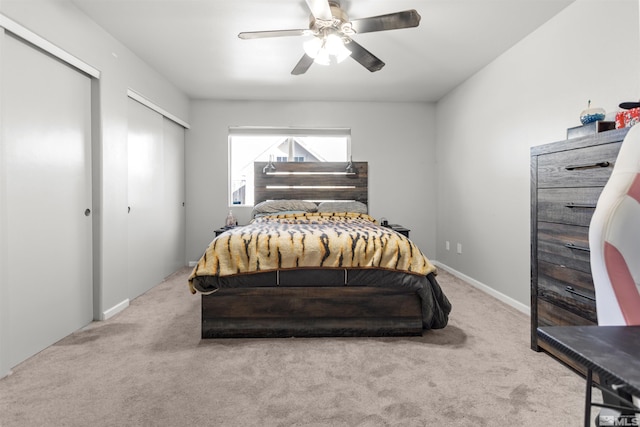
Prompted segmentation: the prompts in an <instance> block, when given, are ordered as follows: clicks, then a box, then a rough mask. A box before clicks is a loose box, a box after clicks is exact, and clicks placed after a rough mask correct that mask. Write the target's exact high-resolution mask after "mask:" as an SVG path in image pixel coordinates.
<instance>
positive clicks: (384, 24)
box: [351, 9, 420, 33]
mask: <svg viewBox="0 0 640 427" xmlns="http://www.w3.org/2000/svg"><path fill="white" fill-rule="evenodd" d="M419 24H420V15H419V14H418V12H416V10H415V9H411V10H405V11H403V12H396V13H389V14H388V15H380V16H372V17H369V18H362V19H354V20H352V21H351V25H352V26H353V29H354V30H355V31H356V33H371V32H374V31H386V30H398V29H401V28H411V27H417V26H418V25H419Z"/></svg>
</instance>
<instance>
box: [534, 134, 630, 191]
mask: <svg viewBox="0 0 640 427" xmlns="http://www.w3.org/2000/svg"><path fill="white" fill-rule="evenodd" d="M621 144H622V142H615V143H610V144H603V145H596V146H591V147H585V148H579V149H575V150H568V151H560V152H557V153H550V154H543V155H541V156H538V188H548V187H602V186H604V185H605V184H606V183H607V180H608V179H609V176H610V175H611V171H612V170H613V165H614V163H615V161H616V157H617V156H618V151H620V145H621Z"/></svg>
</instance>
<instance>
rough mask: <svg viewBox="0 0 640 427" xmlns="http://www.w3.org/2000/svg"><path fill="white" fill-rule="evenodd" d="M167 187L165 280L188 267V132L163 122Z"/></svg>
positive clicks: (166, 121)
mask: <svg viewBox="0 0 640 427" xmlns="http://www.w3.org/2000/svg"><path fill="white" fill-rule="evenodd" d="M162 136H163V143H164V144H163V145H164V175H165V179H164V183H165V199H164V204H165V206H164V209H163V210H164V212H165V214H166V219H165V221H166V234H165V235H166V239H167V242H166V248H167V252H166V254H165V256H166V261H165V270H164V274H165V276H168V275H169V274H171V273H173V272H175V271H176V270H178V269H179V268H181V267H184V265H185V245H186V241H185V239H186V215H185V207H184V200H185V177H184V173H185V171H184V128H183V127H182V126H180V125H178V124H177V123H175V122H173V121H171V120H169V119H167V118H165V119H163V135H162Z"/></svg>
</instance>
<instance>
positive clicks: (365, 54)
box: [345, 40, 384, 73]
mask: <svg viewBox="0 0 640 427" xmlns="http://www.w3.org/2000/svg"><path fill="white" fill-rule="evenodd" d="M345 47H346V48H347V49H349V50H350V51H351V57H352V58H353V59H355V60H356V61H358V62H359V63H360V64H361V65H362V66H363V67H364V68H366V69H367V70H369V71H371V72H372V73H373V72H375V71H378V70H380V69H381V68H382V67H384V62H382V61H381V60H380V59H379V58H377V57H376V56H375V55H374V54H373V53H371V52H369V51H368V50H367V49H365V48H363V47H362V46H360V45H359V44H358V43H356V42H354V41H353V40H351V41H349V43H346V44H345Z"/></svg>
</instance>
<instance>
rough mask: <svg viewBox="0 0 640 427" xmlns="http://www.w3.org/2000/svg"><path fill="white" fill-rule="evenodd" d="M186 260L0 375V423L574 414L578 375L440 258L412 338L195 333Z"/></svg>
mask: <svg viewBox="0 0 640 427" xmlns="http://www.w3.org/2000/svg"><path fill="white" fill-rule="evenodd" d="M188 273H189V270H188V269H184V270H181V271H179V272H177V273H176V274H174V275H172V276H171V277H169V278H168V279H167V280H166V281H164V282H163V283H161V284H159V285H158V286H157V287H155V288H154V289H152V290H150V291H149V292H147V293H146V294H145V295H143V296H141V297H139V298H137V299H136V300H134V301H133V302H132V303H131V306H130V307H129V308H128V309H126V310H125V311H123V312H122V313H120V314H118V315H117V316H115V317H113V318H111V319H109V320H108V321H105V322H94V323H92V324H91V325H89V326H88V327H86V328H84V329H83V330H80V331H78V332H76V333H74V334H72V335H70V336H68V337H67V338H65V339H63V340H61V341H60V342H58V343H56V344H55V345H53V346H51V347H49V348H47V349H45V350H44V351H42V352H41V353H39V354H37V355H36V356H34V357H32V358H30V359H29V360H27V361H25V362H24V363H22V364H20V365H18V366H17V367H15V369H14V370H13V374H12V375H10V376H8V377H6V378H4V379H2V380H0V426H2V427H12V426H218V425H220V426H222V425H224V426H258V425H259V426H303V425H304V426H465V427H466V426H499V425H517V426H576V425H581V423H582V416H583V409H584V406H583V405H584V403H583V396H584V381H583V380H582V379H581V378H580V377H579V376H577V375H576V374H574V373H573V372H572V371H570V370H569V369H567V368H565V367H563V366H562V365H560V364H559V363H557V362H555V361H554V360H552V359H551V358H550V357H549V356H547V355H545V354H543V353H535V352H533V351H531V350H530V349H529V318H528V317H527V316H525V315H524V314H522V313H520V312H518V311H516V310H515V309H513V308H511V307H509V306H507V305H505V304H503V303H501V302H499V301H497V300H495V299H494V298H492V297H490V296H488V295H486V294H484V293H482V292H481V291H479V290H477V289H475V288H473V287H471V286H469V285H468V284H466V283H464V282H462V281H461V280H459V279H457V278H456V277H454V276H452V275H450V274H448V273H447V272H445V271H442V270H441V271H440V274H439V275H438V281H439V282H440V284H441V285H442V288H443V290H444V292H445V293H446V294H447V296H448V297H449V299H450V300H451V302H452V304H453V311H452V314H451V317H450V321H449V325H448V326H447V327H446V328H445V329H442V330H434V331H427V332H425V333H424V335H423V336H422V337H414V338H312V339H300V338H289V339H243V340H233V339H231V340H201V339H200V298H199V296H193V295H191V294H190V293H189V291H188V289H187V286H186V277H187V275H188Z"/></svg>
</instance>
